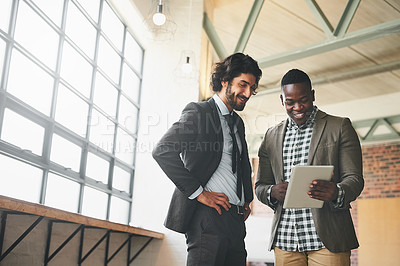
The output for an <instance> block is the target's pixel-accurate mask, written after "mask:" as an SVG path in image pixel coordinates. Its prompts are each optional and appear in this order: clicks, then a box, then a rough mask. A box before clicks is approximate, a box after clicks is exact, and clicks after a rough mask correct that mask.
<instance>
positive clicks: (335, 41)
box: [203, 0, 400, 68]
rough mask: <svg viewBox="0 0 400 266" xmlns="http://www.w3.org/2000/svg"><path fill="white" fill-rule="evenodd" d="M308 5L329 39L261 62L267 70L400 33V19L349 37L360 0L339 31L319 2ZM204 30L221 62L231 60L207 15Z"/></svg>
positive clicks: (246, 34) (247, 31) (245, 34)
mask: <svg viewBox="0 0 400 266" xmlns="http://www.w3.org/2000/svg"><path fill="white" fill-rule="evenodd" d="M305 1H306V2H307V4H308V5H309V7H310V9H311V11H312V12H313V13H314V15H315V16H316V18H317V20H318V22H319V24H320V25H321V28H322V30H323V31H324V32H325V34H326V35H327V36H328V38H327V39H326V40H324V41H322V42H317V43H314V44H311V45H307V46H303V47H298V48H295V49H292V50H289V51H286V52H283V53H279V54H276V55H272V56H267V57H264V58H261V59H258V60H257V61H258V63H259V66H260V67H261V68H267V67H271V66H275V65H279V64H282V63H286V62H290V61H294V60H298V59H302V58H306V57H310V56H313V55H317V54H321V53H326V52H329V51H333V50H336V49H340V48H344V47H348V46H351V45H355V44H358V43H362V42H366V41H371V40H374V39H378V38H382V37H386V36H388V35H391V34H396V33H399V32H400V19H396V20H393V21H389V22H385V23H382V24H378V25H375V26H372V27H368V28H364V29H361V30H358V31H354V32H351V33H347V29H348V28H349V26H350V23H351V21H352V19H353V17H354V15H355V13H356V11H357V8H358V6H359V4H360V0H349V1H348V3H347V5H346V8H345V9H344V11H343V14H342V16H341V18H340V21H339V23H338V25H337V27H336V28H335V29H333V27H332V25H331V24H330V23H329V21H328V19H327V18H326V16H325V14H324V13H323V12H322V10H321V9H320V8H319V6H318V4H317V3H316V1H315V0H305ZM263 4H264V1H263V0H255V1H254V4H253V7H252V9H251V11H250V14H249V17H248V19H247V21H246V24H245V25H244V27H243V31H242V34H241V36H240V38H239V40H238V43H237V45H236V49H235V52H243V51H244V49H245V47H246V45H247V42H248V40H249V38H250V35H251V32H252V30H253V28H254V25H255V23H256V21H257V18H258V15H259V13H260V11H261V8H262V6H263ZM203 28H204V30H205V32H206V34H207V36H208V39H209V41H210V42H211V44H212V46H213V47H214V50H215V51H216V53H217V55H218V56H219V58H220V59H222V58H225V57H226V56H228V53H227V51H226V49H225V47H224V45H223V43H222V42H221V40H220V38H219V37H218V34H217V32H216V30H215V28H214V26H213V24H212V22H211V20H210V19H209V17H208V15H207V13H204V17H203Z"/></svg>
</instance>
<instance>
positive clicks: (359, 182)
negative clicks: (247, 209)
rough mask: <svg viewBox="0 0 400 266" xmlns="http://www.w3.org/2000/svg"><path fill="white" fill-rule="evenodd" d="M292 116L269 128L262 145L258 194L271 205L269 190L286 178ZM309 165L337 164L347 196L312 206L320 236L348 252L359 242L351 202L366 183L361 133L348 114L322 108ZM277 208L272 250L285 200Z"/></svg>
mask: <svg viewBox="0 0 400 266" xmlns="http://www.w3.org/2000/svg"><path fill="white" fill-rule="evenodd" d="M287 123H288V120H285V121H283V122H281V123H280V124H278V125H276V126H274V127H272V128H269V129H268V130H267V132H266V133H265V137H264V140H263V142H262V144H261V146H260V149H259V153H258V156H259V159H260V161H259V168H258V175H257V181H256V184H255V192H256V196H257V198H258V199H259V200H260V201H261V202H263V203H264V204H267V205H269V202H268V200H267V190H268V188H269V187H270V186H271V185H275V184H277V183H281V182H282V179H283V156H282V153H283V151H282V150H283V149H282V146H283V141H284V137H285V133H286V127H287ZM308 164H309V165H333V166H334V176H333V181H334V182H335V183H338V184H340V186H341V187H342V188H343V190H344V193H345V197H344V204H343V206H342V207H341V208H333V206H332V204H331V203H324V205H323V207H322V208H321V209H311V212H312V216H313V220H314V224H315V227H316V230H317V233H318V236H319V238H320V239H321V241H322V242H323V243H324V245H325V247H326V248H327V249H329V250H330V251H331V252H344V251H349V250H351V249H354V248H357V247H358V246H359V244H358V241H357V237H356V234H355V231H354V226H353V222H352V219H351V215H350V210H349V209H350V202H352V201H354V200H355V199H356V198H357V197H358V196H359V195H360V193H361V191H362V190H363V187H364V179H363V176H362V154H361V147H360V142H359V139H358V136H357V134H356V132H355V130H354V128H353V127H352V125H351V122H350V120H349V119H348V118H342V117H336V116H331V115H328V114H326V113H324V112H322V111H318V113H317V115H316V117H315V122H314V128H313V135H312V137H311V143H310V150H309V155H308ZM270 207H271V208H272V209H274V212H275V214H274V217H273V221H272V231H271V239H270V242H269V246H268V248H269V250H271V249H272V248H273V242H274V238H275V235H276V231H277V228H278V223H279V220H280V217H281V213H282V203H278V205H277V206H276V207H275V206H273V205H270Z"/></svg>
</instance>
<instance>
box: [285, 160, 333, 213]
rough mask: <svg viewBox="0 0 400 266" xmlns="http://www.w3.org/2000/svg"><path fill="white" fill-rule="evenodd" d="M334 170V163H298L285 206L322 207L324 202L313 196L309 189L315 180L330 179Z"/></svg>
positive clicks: (286, 207)
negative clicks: (309, 193) (310, 194)
mask: <svg viewBox="0 0 400 266" xmlns="http://www.w3.org/2000/svg"><path fill="white" fill-rule="evenodd" d="M332 172H333V166H332V165H317V166H316V165H296V166H295V167H293V169H292V175H291V177H290V181H289V185H288V188H287V191H286V196H285V200H284V203H283V208H285V209H289V208H293V209H298V208H321V207H322V206H323V203H324V202H323V201H322V200H318V199H313V198H311V197H310V196H309V195H308V191H309V190H310V185H311V182H312V181H313V180H326V181H329V180H330V179H331V177H332Z"/></svg>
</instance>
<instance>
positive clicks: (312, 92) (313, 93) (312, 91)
mask: <svg viewBox="0 0 400 266" xmlns="http://www.w3.org/2000/svg"><path fill="white" fill-rule="evenodd" d="M311 94H312V101H315V90H311Z"/></svg>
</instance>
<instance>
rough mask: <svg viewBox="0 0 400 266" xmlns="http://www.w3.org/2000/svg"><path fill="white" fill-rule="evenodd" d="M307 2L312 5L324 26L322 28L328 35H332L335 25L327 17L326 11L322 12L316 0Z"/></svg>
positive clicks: (315, 14) (307, 0)
mask: <svg viewBox="0 0 400 266" xmlns="http://www.w3.org/2000/svg"><path fill="white" fill-rule="evenodd" d="M306 3H307V4H308V6H309V7H310V9H311V11H312V12H313V14H314V16H315V17H316V19H317V21H318V22H319V24H320V25H321V27H322V30H323V31H324V32H325V34H326V36H328V37H331V36H332V33H333V27H332V25H331V23H329V20H328V19H327V18H326V16H325V14H324V12H322V10H321V8H320V7H319V5H318V4H317V2H316V1H315V0H306Z"/></svg>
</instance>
